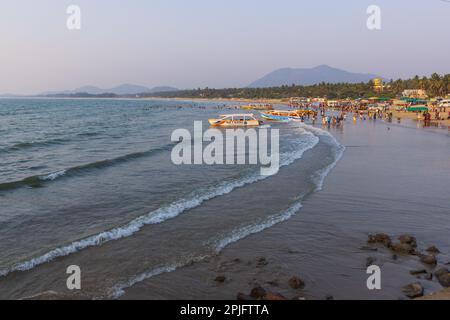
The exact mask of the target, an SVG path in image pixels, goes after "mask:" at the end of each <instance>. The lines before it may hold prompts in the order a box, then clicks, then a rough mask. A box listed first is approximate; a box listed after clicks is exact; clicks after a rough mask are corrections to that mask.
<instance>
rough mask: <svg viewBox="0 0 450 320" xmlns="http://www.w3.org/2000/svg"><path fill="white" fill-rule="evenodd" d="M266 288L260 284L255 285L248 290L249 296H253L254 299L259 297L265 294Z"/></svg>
mask: <svg viewBox="0 0 450 320" xmlns="http://www.w3.org/2000/svg"><path fill="white" fill-rule="evenodd" d="M266 293H267V292H266V290H265V289H264V288H263V287H261V286H257V287H254V288H253V289H252V291H250V297H252V298H254V299H261V298H263V297H264V296H265V295H266Z"/></svg>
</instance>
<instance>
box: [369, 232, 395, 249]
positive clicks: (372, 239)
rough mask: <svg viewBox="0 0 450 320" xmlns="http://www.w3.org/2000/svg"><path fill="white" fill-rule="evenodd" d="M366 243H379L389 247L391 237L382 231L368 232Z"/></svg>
mask: <svg viewBox="0 0 450 320" xmlns="http://www.w3.org/2000/svg"><path fill="white" fill-rule="evenodd" d="M367 243H381V244H383V245H384V246H386V247H389V246H390V245H391V237H389V236H388V235H387V234H384V233H377V234H370V235H369V239H368V240H367Z"/></svg>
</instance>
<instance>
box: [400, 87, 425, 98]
mask: <svg viewBox="0 0 450 320" xmlns="http://www.w3.org/2000/svg"><path fill="white" fill-rule="evenodd" d="M402 96H404V97H406V98H417V99H424V98H427V97H428V95H427V92H426V91H425V90H423V89H408V90H404V91H403V92H402Z"/></svg>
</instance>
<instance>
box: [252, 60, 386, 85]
mask: <svg viewBox="0 0 450 320" xmlns="http://www.w3.org/2000/svg"><path fill="white" fill-rule="evenodd" d="M378 77H379V76H377V75H374V74H368V73H353V72H348V71H345V70H341V69H336V68H332V67H330V66H327V65H320V66H317V67H315V68H309V69H308V68H303V69H302V68H298V69H294V68H283V69H278V70H275V71H273V72H271V73H269V74H267V75H265V76H264V77H262V78H261V79H259V80H256V81H255V82H253V83H251V84H250V85H249V86H248V87H249V88H268V87H280V86H283V85H289V86H290V85H292V84H295V85H304V86H309V85H313V84H318V83H321V82H326V83H341V82H345V83H360V82H368V81H369V80H373V79H374V78H378ZM381 78H383V77H381ZM383 79H384V78H383Z"/></svg>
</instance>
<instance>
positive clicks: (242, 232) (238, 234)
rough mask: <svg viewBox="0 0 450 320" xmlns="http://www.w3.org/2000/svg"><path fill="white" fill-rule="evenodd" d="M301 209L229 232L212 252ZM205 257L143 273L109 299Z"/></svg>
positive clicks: (290, 209)
mask: <svg viewBox="0 0 450 320" xmlns="http://www.w3.org/2000/svg"><path fill="white" fill-rule="evenodd" d="M301 207H302V204H301V203H300V201H298V202H296V203H295V204H294V205H292V206H290V207H289V208H288V209H286V210H284V211H283V212H281V213H279V214H276V215H272V216H270V217H267V218H266V219H264V220H263V221H262V222H260V223H256V224H252V225H248V226H244V227H240V228H237V229H235V230H233V231H231V233H230V234H228V235H226V236H225V237H224V238H222V239H220V240H218V241H216V242H215V243H214V250H215V251H216V252H217V253H218V252H220V251H222V250H223V249H224V248H225V247H227V246H228V245H229V244H231V243H233V242H237V241H239V240H241V239H244V238H246V237H248V236H249V235H252V234H255V233H258V232H261V231H263V230H265V229H268V228H270V227H272V226H274V225H276V224H278V223H280V222H283V221H286V220H288V219H290V218H291V217H292V216H293V215H294V214H295V213H296V212H298V211H299V210H300V209H301ZM206 257H207V256H198V257H195V258H189V259H185V261H184V262H178V263H173V264H169V265H167V266H163V267H157V268H154V269H152V270H150V271H148V272H143V273H141V274H139V275H137V276H135V277H133V278H131V279H130V280H128V281H126V282H123V283H120V284H118V285H116V286H114V288H113V291H112V294H111V298H113V299H118V298H120V297H121V296H122V295H123V294H124V293H125V289H127V288H130V287H132V286H134V285H135V284H137V283H140V282H142V281H144V280H147V279H150V278H152V277H154V276H158V275H160V274H163V273H168V272H173V271H175V270H176V269H178V268H181V267H183V266H185V265H187V264H189V263H192V262H198V261H201V260H203V259H205V258H206Z"/></svg>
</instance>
